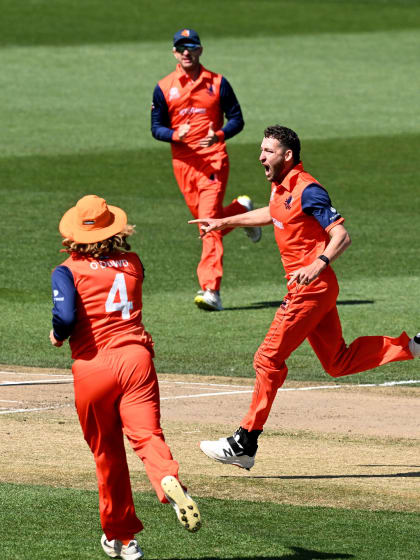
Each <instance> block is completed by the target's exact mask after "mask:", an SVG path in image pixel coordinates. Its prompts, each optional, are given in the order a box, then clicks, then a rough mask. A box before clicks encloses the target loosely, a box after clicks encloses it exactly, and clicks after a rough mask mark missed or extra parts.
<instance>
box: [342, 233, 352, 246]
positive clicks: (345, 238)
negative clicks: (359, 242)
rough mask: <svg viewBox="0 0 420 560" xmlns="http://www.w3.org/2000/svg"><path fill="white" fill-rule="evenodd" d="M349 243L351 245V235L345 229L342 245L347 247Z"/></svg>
mask: <svg viewBox="0 0 420 560" xmlns="http://www.w3.org/2000/svg"><path fill="white" fill-rule="evenodd" d="M350 245H351V237H350V235H349V233H348V232H347V231H346V234H345V236H344V239H343V246H344V248H345V249H347V248H348V247H350Z"/></svg>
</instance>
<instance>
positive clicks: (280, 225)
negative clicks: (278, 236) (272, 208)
mask: <svg viewBox="0 0 420 560" xmlns="http://www.w3.org/2000/svg"><path fill="white" fill-rule="evenodd" d="M271 219H272V220H273V224H274V225H275V226H276V227H278V228H279V229H284V225H283V222H280V221H279V220H276V218H271Z"/></svg>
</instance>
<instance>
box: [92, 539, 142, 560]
mask: <svg viewBox="0 0 420 560" xmlns="http://www.w3.org/2000/svg"><path fill="white" fill-rule="evenodd" d="M101 545H102V548H103V549H104V552H105V554H107V555H108V556H109V557H110V558H122V560H138V558H143V556H144V554H143V551H142V549H141V548H140V546H139V543H138V542H137V541H136V539H132V540H131V541H130V542H129V543H128V544H123V543H122V542H121V541H119V540H118V539H114V540H112V541H108V540H107V538H106V535H105V534H104V535H102V537H101Z"/></svg>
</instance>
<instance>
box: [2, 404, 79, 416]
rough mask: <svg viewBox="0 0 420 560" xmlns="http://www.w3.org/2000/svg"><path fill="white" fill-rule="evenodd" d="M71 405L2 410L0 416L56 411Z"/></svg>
mask: <svg viewBox="0 0 420 560" xmlns="http://www.w3.org/2000/svg"><path fill="white" fill-rule="evenodd" d="M65 406H70V405H67V404H65V405H57V406H44V407H40V408H11V409H8V410H0V414H16V413H18V412H40V411H41V410H56V409H57V408H64V407H65Z"/></svg>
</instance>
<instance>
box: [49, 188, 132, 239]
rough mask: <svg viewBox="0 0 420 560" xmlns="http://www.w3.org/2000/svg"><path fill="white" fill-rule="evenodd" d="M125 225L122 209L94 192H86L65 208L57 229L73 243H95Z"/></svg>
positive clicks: (114, 233) (125, 219)
mask: <svg viewBox="0 0 420 560" xmlns="http://www.w3.org/2000/svg"><path fill="white" fill-rule="evenodd" d="M126 225H127V215H126V213H125V212H124V210H121V208H118V206H111V205H108V204H107V203H106V201H105V200H104V199H103V198H100V197H99V196H96V195H95V194H88V195H86V196H84V197H83V198H81V199H80V200H79V201H78V202H77V204H76V206H73V208H70V210H67V212H66V213H65V214H64V216H63V217H62V218H61V221H60V225H59V226H58V229H59V231H60V233H61V235H62V236H63V237H65V238H67V239H71V240H72V241H74V242H75V243H96V242H98V241H104V240H105V239H108V238H109V237H112V236H113V235H116V234H117V233H120V232H121V231H123V229H124V228H125V226H126Z"/></svg>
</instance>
